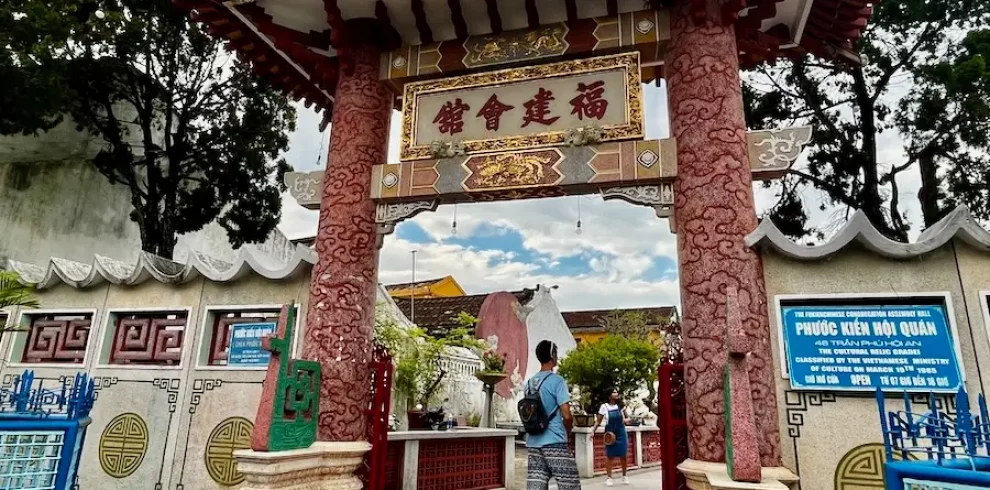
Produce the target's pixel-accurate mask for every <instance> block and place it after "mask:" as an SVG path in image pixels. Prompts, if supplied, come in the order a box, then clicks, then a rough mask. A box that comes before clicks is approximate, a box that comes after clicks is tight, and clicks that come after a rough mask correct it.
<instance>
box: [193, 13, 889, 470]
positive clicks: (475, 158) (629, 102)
mask: <svg viewBox="0 0 990 490" xmlns="http://www.w3.org/2000/svg"><path fill="white" fill-rule="evenodd" d="M177 3H179V4H181V5H182V6H184V7H186V8H189V9H194V12H193V15H194V17H195V18H197V19H198V20H201V21H202V22H205V23H208V24H209V30H210V32H211V33H213V34H214V35H218V36H225V37H227V38H228V39H229V40H230V42H231V48H232V49H234V50H237V51H238V52H239V53H240V54H241V55H242V56H243V57H244V58H246V59H249V60H252V62H253V63H254V69H255V71H256V72H257V73H259V75H260V76H263V77H265V78H266V79H268V80H269V81H271V83H272V84H274V85H275V86H278V87H281V88H282V89H283V90H285V91H286V92H287V93H290V94H292V95H293V96H295V97H296V98H297V99H299V98H305V99H306V100H307V102H309V103H312V104H316V105H317V107H318V108H320V109H321V110H323V111H324V116H325V117H324V123H327V122H329V121H330V119H331V118H332V123H333V136H332V138H331V143H330V155H329V158H328V164H327V169H326V172H325V179H324V175H320V174H318V175H315V176H314V175H300V174H296V175H293V176H289V177H288V178H287V181H288V182H287V183H288V184H289V186H290V189H291V190H292V191H293V194H294V195H296V196H297V197H298V196H303V195H304V196H305V198H304V199H301V201H302V203H303V204H304V205H307V206H308V207H311V208H319V209H320V227H319V233H318V235H317V238H316V241H315V248H316V250H317V252H318V254H319V261H318V263H316V264H314V268H313V283H312V286H311V290H310V301H309V305H310V306H309V308H310V310H309V315H308V318H307V324H308V327H309V328H307V330H306V339H305V342H304V352H305V356H306V357H307V358H311V359H321V363H322V364H323V373H324V375H325V377H324V382H323V386H322V390H321V397H322V398H321V400H322V401H321V403H322V405H321V409H320V410H321V414H320V426H319V439H320V440H327V441H352V442H354V441H362V440H363V439H364V438H366V437H367V436H366V434H367V430H366V428H367V427H366V423H367V421H366V420H365V418H364V416H363V414H364V412H363V411H364V410H365V409H366V408H367V407H368V406H369V403H370V401H371V398H370V389H369V384H368V376H369V374H368V370H367V366H368V364H369V363H371V362H372V350H371V336H372V325H373V318H372V316H373V315H372V312H373V309H374V308H373V306H374V305H373V303H374V295H375V285H376V284H377V264H378V260H377V259H378V251H377V248H376V244H378V245H380V244H381V238H382V237H383V236H384V235H386V234H388V233H390V232H391V231H392V230H394V228H395V225H396V223H398V222H400V221H401V220H403V219H406V218H409V217H411V216H413V215H415V214H416V213H419V212H422V211H425V210H433V209H436V207H437V206H438V205H440V204H445V203H457V202H465V201H492V200H502V199H516V198H522V197H543V196H553V195H574V194H587V193H596V192H598V193H601V194H602V196H603V197H605V198H606V199H608V198H620V199H625V200H628V201H631V202H633V203H636V204H641V205H646V206H650V207H654V208H656V209H657V211H658V214H660V215H663V216H672V214H673V216H672V217H673V218H674V226H673V228H675V229H676V233H677V234H678V242H679V243H678V245H679V268H678V273H679V276H680V281H681V290H682V292H681V302H682V305H683V308H684V315H683V322H682V323H683V325H684V331H685V342H686V343H687V344H688V345H686V346H685V347H686V349H685V350H686V352H688V353H689V355H688V356H686V358H685V360H684V361H685V365H686V366H687V369H688V370H689V371H690V372H691V377H690V380H689V381H688V382H687V383H686V384H687V385H688V386H687V389H686V394H687V398H688V400H690V401H689V404H690V405H691V427H689V428H688V434H689V437H690V439H691V446H692V454H691V456H692V458H693V459H696V460H699V461H702V462H711V463H718V462H720V461H724V460H725V443H724V439H725V438H724V427H725V421H724V420H723V415H724V414H723V413H722V412H723V411H722V410H721V407H719V406H717V405H716V404H711V403H705V404H702V403H696V401H698V400H700V399H704V398H711V397H713V396H715V395H717V394H718V393H720V392H721V391H722V390H723V382H722V368H723V366H722V365H721V362H722V361H721V360H722V359H723V358H724V355H725V353H726V349H727V347H726V342H725V339H726V337H727V332H726V329H725V325H726V318H725V313H724V312H725V308H724V305H725V295H726V291H727V288H729V287H733V288H736V289H738V293H739V306H740V308H739V314H740V316H741V318H740V319H739V322H740V324H741V325H743V326H745V329H746V333H747V334H748V336H749V337H750V338H752V339H753V340H754V344H753V345H755V346H756V349H755V350H754V351H753V352H751V353H750V354H749V355H751V356H753V358H754V359H755V360H756V361H757V362H754V366H755V367H754V368H753V369H752V370H751V371H750V373H751V374H750V377H751V378H752V382H753V383H754V384H755V388H754V390H753V392H754V393H758V394H759V396H758V397H757V399H754V400H752V402H753V406H754V411H755V413H756V414H757V415H759V416H760V417H758V418H757V420H756V424H757V434H758V442H759V448H758V450H759V453H760V462H761V464H762V465H763V466H764V467H777V466H779V465H780V464H781V454H780V447H779V446H780V441H779V428H778V424H777V418H776V417H773V416H770V415H769V414H775V413H776V409H777V406H776V405H777V401H776V399H775V395H774V393H775V390H774V385H773V384H774V378H773V372H772V369H770V368H769V366H772V365H773V363H772V362H771V357H772V353H771V352H770V347H769V346H770V343H769V341H767V340H766V339H768V338H769V335H770V334H769V319H768V310H767V304H766V297H765V296H766V291H765V289H764V286H763V269H762V263H761V262H760V258H759V256H758V255H757V254H756V253H754V251H753V250H751V249H749V248H748V247H746V245H745V243H744V237H745V236H746V235H747V234H749V233H750V232H752V231H753V229H755V228H756V225H757V218H756V213H755V210H754V200H753V192H752V181H753V180H754V179H764V178H767V177H768V176H772V175H774V174H777V173H779V172H781V171H784V170H786V169H787V168H788V167H789V166H790V165H791V163H793V161H794V160H795V159H796V158H797V156H798V155H799V153H800V151H801V147H802V146H803V145H804V144H806V143H808V142H809V140H810V130H809V129H808V128H792V129H783V130H780V131H775V132H755V133H754V132H748V133H747V131H746V121H745V117H744V113H743V96H742V92H741V83H740V78H739V67H740V64H744V65H746V64H748V65H755V64H758V63H761V62H764V61H768V60H771V59H773V58H775V57H777V56H779V55H780V54H781V53H782V52H785V51H789V52H790V53H789V54H793V55H797V56H800V55H803V54H804V53H809V52H810V53H813V54H816V55H819V56H823V57H828V58H833V59H842V60H845V61H847V62H849V63H853V64H856V63H862V59H861V58H860V57H859V56H858V55H857V54H856V53H855V52H853V51H852V47H853V42H854V41H855V40H856V39H858V38H859V37H860V36H861V35H862V33H863V30H864V29H865V26H866V19H867V18H868V17H869V16H870V14H871V12H872V8H871V5H872V4H871V2H868V1H851V0H850V1H835V0H756V1H752V2H748V1H724V0H668V1H659V0H658V1H647V2H642V1H637V0H581V1H577V0H559V1H549V0H547V1H536V0H525V1H524V0H512V1H510V0H486V1H485V2H484V5H485V8H484V9H482V8H479V7H478V6H480V5H481V2H473V3H469V2H466V1H463V0H377V1H374V2H372V1H369V0H297V1H294V2H290V3H286V2H283V1H278V0H231V1H226V2H220V1H211V0H179V1H178V2H177ZM616 53H618V54H616ZM603 55H604V56H603ZM562 60H566V61H562ZM513 66H514V67H518V68H508V69H505V70H499V68H505V67H513ZM661 76H662V77H663V78H664V79H665V80H666V86H667V95H668V101H669V103H668V106H669V107H668V110H667V113H668V115H669V119H670V121H669V122H670V129H671V135H672V137H671V138H669V139H665V140H652V141H650V140H644V139H643V138H644V134H643V133H644V131H643V127H644V124H643V119H642V118H643V107H642V105H643V101H642V98H641V96H640V86H639V85H640V82H641V81H644V80H646V81H649V80H653V79H656V78H658V77H661ZM399 93H401V95H402V97H401V102H402V104H403V123H402V137H403V141H402V142H401V158H400V160H401V162H400V163H396V164H386V163H385V162H386V158H385V156H386V147H387V140H388V133H389V127H390V125H389V119H390V117H391V115H392V107H393V103H394V102H395V101H396V95H397V94H399ZM376 231H377V236H376V234H375V233H376ZM376 238H377V240H376ZM331 330H332V334H331Z"/></svg>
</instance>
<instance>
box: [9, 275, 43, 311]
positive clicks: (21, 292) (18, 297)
mask: <svg viewBox="0 0 990 490" xmlns="http://www.w3.org/2000/svg"><path fill="white" fill-rule="evenodd" d="M19 279H20V276H18V274H17V273H16V272H11V271H0V309H2V308H7V307H10V306H22V307H27V308H37V307H38V298H37V297H36V296H35V295H34V286H32V285H25V284H21V282H20V281H19Z"/></svg>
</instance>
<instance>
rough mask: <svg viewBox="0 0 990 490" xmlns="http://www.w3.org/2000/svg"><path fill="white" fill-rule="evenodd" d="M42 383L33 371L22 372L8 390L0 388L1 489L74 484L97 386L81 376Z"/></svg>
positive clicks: (62, 489)
mask: <svg viewBox="0 0 990 490" xmlns="http://www.w3.org/2000/svg"><path fill="white" fill-rule="evenodd" d="M42 385H43V381H42V380H38V381H37V383H36V382H35V377H34V372H33V371H25V372H24V374H22V375H20V376H16V377H15V378H14V383H13V386H12V387H11V388H9V389H7V388H0V488H4V489H7V488H10V489H13V488H16V489H21V490H69V489H71V488H72V487H73V486H74V485H75V481H76V471H77V468H78V463H79V451H80V449H81V448H82V445H83V441H84V439H85V434H86V427H87V426H88V425H89V423H90V418H89V412H90V410H91V409H92V408H93V399H94V393H95V387H94V385H93V381H92V380H90V379H89V378H88V377H87V376H86V375H85V374H77V375H75V377H74V378H69V377H63V378H60V379H59V380H58V385H56V386H53V387H44V386H42Z"/></svg>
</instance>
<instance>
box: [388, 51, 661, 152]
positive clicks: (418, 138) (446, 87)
mask: <svg viewBox="0 0 990 490" xmlns="http://www.w3.org/2000/svg"><path fill="white" fill-rule="evenodd" d="M642 137H643V96H642V87H641V86H640V67H639V53H638V52H633V53H623V54H618V55H612V56H603V57H598V58H590V59H583V60H574V61H565V62H561V63H551V64H546V65H538V66H529V67H522V68H514V69H508V70H499V71H491V72H485V73H478V74H473V75H465V76H461V77H454V78H446V79H442V80H431V81H426V82H416V83H410V84H407V85H406V87H405V93H404V95H403V107H402V148H401V155H400V158H401V159H402V160H421V159H428V158H438V157H444V156H453V155H456V154H472V153H486V152H496V151H506V150H518V149H530V148H540V147H547V146H556V145H561V144H566V143H572V144H588V143H602V142H607V141H617V140H628V139H637V138H642Z"/></svg>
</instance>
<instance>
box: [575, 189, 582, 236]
mask: <svg viewBox="0 0 990 490" xmlns="http://www.w3.org/2000/svg"><path fill="white" fill-rule="evenodd" d="M577 208H578V210H577V211H578V217H577V227H576V228H574V234H575V235H580V234H581V196H578V198H577Z"/></svg>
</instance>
